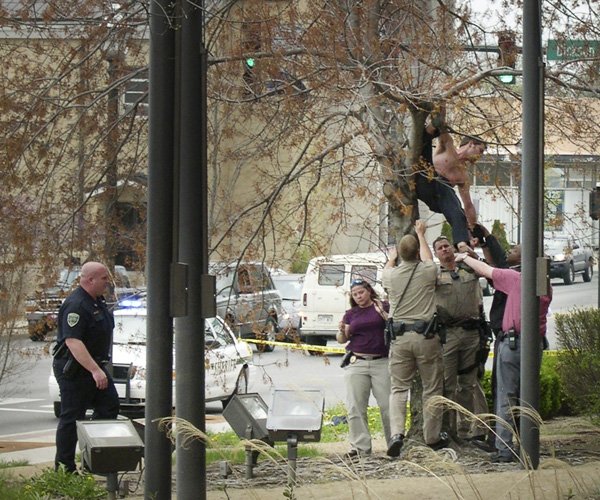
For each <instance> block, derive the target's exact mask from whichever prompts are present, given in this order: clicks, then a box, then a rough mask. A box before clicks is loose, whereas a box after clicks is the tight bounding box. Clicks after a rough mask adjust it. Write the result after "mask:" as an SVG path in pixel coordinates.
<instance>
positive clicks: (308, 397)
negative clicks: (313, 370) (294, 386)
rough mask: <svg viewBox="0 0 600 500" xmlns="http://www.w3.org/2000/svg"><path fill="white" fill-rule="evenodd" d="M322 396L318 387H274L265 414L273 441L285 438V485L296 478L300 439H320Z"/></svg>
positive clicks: (323, 401) (323, 398) (323, 404)
mask: <svg viewBox="0 0 600 500" xmlns="http://www.w3.org/2000/svg"><path fill="white" fill-rule="evenodd" d="M324 409H325V397H324V395H323V392H322V391H321V390H320V389H305V390H288V389H275V390H274V391H273V400H272V403H271V406H270V408H269V414H268V416H267V429H268V430H269V434H270V436H271V439H272V440H273V441H287V454H288V457H287V458H288V484H293V483H295V481H296V459H297V458H298V442H299V441H314V442H316V441H319V440H320V439H321V426H322V425H323V410H324Z"/></svg>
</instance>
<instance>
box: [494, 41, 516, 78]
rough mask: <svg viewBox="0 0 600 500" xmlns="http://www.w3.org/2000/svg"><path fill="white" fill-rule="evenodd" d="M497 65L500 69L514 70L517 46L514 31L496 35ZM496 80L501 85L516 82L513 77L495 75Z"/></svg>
mask: <svg viewBox="0 0 600 500" xmlns="http://www.w3.org/2000/svg"><path fill="white" fill-rule="evenodd" d="M498 51H499V55H498V65H499V66H500V67H503V68H504V67H508V68H514V67H515V64H516V62H517V53H518V50H517V44H516V34H515V32H514V31H509V30H508V31H500V32H499V33H498ZM496 78H498V80H500V81H501V82H502V83H505V84H507V85H512V84H514V83H515V82H516V81H517V78H516V77H515V75H510V74H505V75H502V74H500V75H497V76H496Z"/></svg>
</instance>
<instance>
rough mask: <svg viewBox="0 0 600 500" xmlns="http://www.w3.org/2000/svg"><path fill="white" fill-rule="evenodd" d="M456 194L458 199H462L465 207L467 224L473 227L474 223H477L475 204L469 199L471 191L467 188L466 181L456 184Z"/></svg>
mask: <svg viewBox="0 0 600 500" xmlns="http://www.w3.org/2000/svg"><path fill="white" fill-rule="evenodd" d="M458 194H459V195H460V199H461V200H462V202H463V206H464V208H465V215H466V216H467V225H468V226H469V227H473V226H474V225H475V224H477V212H476V211H475V205H473V200H471V192H470V190H469V183H468V182H465V183H464V184H459V185H458Z"/></svg>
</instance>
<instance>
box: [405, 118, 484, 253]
mask: <svg viewBox="0 0 600 500" xmlns="http://www.w3.org/2000/svg"><path fill="white" fill-rule="evenodd" d="M445 114H446V113H445V109H444V108H442V109H441V110H440V111H439V113H437V114H432V119H431V122H430V123H429V125H427V126H426V127H425V129H424V130H423V146H422V151H421V157H422V161H423V162H424V163H425V168H419V170H418V171H417V172H416V174H415V185H416V193H417V198H418V199H419V200H421V201H422V202H423V203H425V204H426V205H427V206H428V207H429V209H430V210H432V211H433V212H437V213H440V214H442V215H444V217H445V218H446V220H447V221H448V223H449V224H450V226H451V227H452V240H453V243H454V245H458V244H459V243H461V242H464V243H466V244H468V243H469V241H470V236H469V228H470V227H473V226H474V225H475V224H476V223H477V213H476V212H475V206H474V205H473V201H472V200H471V195H470V192H469V185H470V183H469V175H468V171H467V166H468V165H472V164H473V163H475V162H476V161H477V160H478V159H479V157H480V156H481V155H482V154H483V152H484V151H485V144H484V143H483V141H481V140H480V139H478V138H477V137H471V136H465V137H464V138H463V140H462V141H461V144H460V146H459V147H458V148H456V147H455V146H454V141H453V139H452V136H451V135H450V134H449V129H448V127H447V125H446V123H445ZM436 137H438V142H437V146H436V148H435V151H433V139H435V138H436ZM432 166H433V169H434V174H435V175H433V176H432V175H431V174H432V172H431V170H432V168H431V167H432ZM419 167H423V165H420V166H419ZM454 186H457V187H458V193H459V195H460V199H461V200H462V203H463V205H464V210H463V208H462V206H461V202H460V200H459V198H458V196H456V193H455V191H454V189H453V188H454Z"/></svg>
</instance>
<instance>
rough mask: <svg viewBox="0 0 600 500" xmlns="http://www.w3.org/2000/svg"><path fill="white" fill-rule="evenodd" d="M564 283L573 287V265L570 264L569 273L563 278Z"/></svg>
mask: <svg viewBox="0 0 600 500" xmlns="http://www.w3.org/2000/svg"><path fill="white" fill-rule="evenodd" d="M563 281H564V282H565V285H571V284H572V283H573V281H575V269H574V268H573V264H569V267H568V268H567V272H566V273H565V275H564V276H563Z"/></svg>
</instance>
